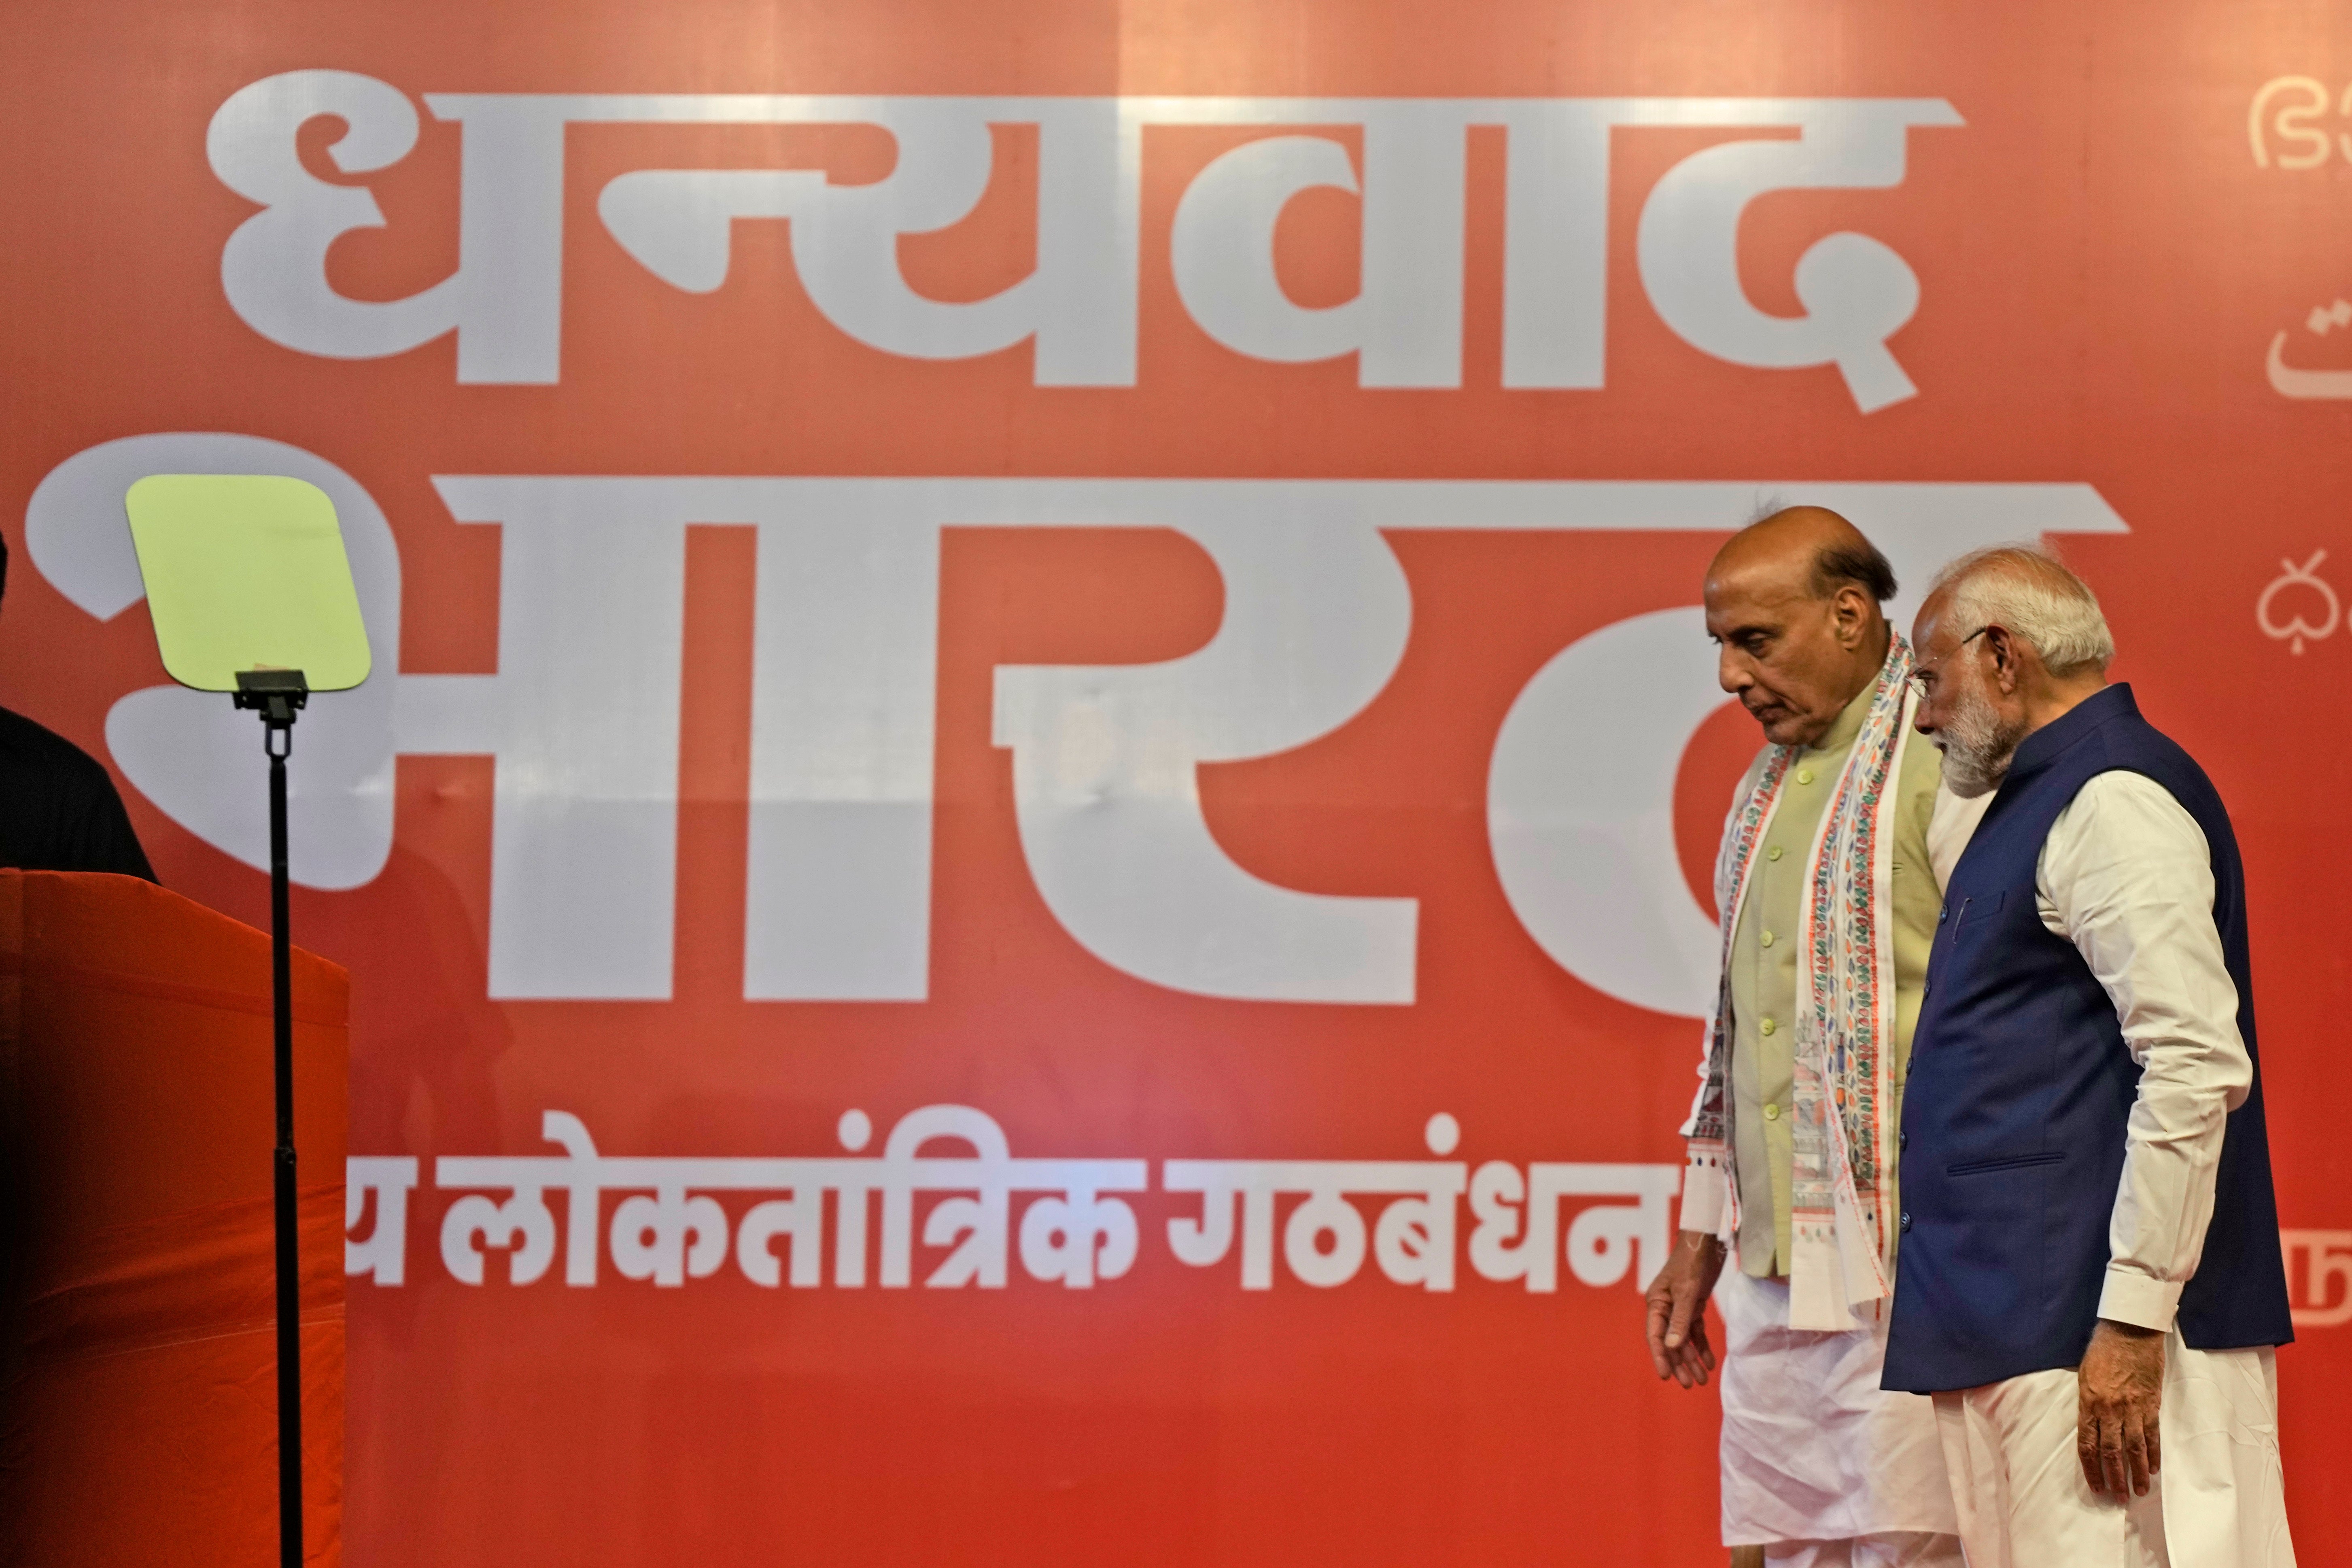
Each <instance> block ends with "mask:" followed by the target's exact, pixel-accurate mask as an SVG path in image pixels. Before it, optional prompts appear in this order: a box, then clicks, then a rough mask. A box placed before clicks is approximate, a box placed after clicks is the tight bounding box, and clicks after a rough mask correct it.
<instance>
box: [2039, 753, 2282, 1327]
mask: <svg viewBox="0 0 2352 1568" xmlns="http://www.w3.org/2000/svg"><path fill="white" fill-rule="evenodd" d="M2035 872H2036V875H2035V882H2036V891H2037V892H2038V893H2039V894H2040V903H2041V912H2042V924H2043V925H2044V926H2046V927H2048V928H2049V929H2050V930H2051V931H2053V932H2055V933H2057V934H2058V935H2061V936H2063V937H2065V938H2066V939H2067V940H2068V941H2069V942H2073V943H2074V947H2075V949H2076V951H2078V952H2081V953H2082V955H2083V957H2084V961H2085V962H2086V963H2089V964H2090V966H2091V972H2092V973H2094V974H2095V975H2097V976H2098V980H2099V984H2101V985H2102V986H2104V987H2105V989H2106V993H2107V995H2108V996H2109V998H2110V999H2112V1000H2113V1002H2114V1003H2115V1008H2116V1020H2117V1021H2118V1022H2119V1023H2120V1024H2121V1025H2122V1026H2123V1035H2124V1042H2125V1044H2126V1045H2127V1046H2128V1047H2130V1048H2131V1053H2132V1057H2133V1058H2134V1059H2135V1060H2137V1062H2138V1063H2139V1064H2140V1068H2141V1071H2140V1080H2139V1094H2138V1098H2137V1100H2136V1101H2135V1102H2134V1103H2133V1106H2132V1111H2131V1120H2130V1122H2129V1124H2128V1131H2126V1150H2125V1154H2124V1173H2123V1180H2122V1182H2121V1183H2120V1184H2119V1185H2118V1187H2117V1190H2116V1206H2115V1212H2114V1215H2113V1217H2112V1219H2111V1220H2110V1221H2109V1222H2108V1230H2107V1243H2108V1248H2109V1254H2110V1257H2109V1261H2108V1264H2107V1278H2106V1283H2105V1289H2103V1290H2102V1292H2101V1294H2100V1297H2099V1316H2101V1317H2103V1318H2112V1319H2115V1320H2116V1321H2119V1322H2126V1323H2136V1324H2138V1325H2139V1326H2141V1327H2143V1328H2149V1329H2157V1330H2168V1329H2169V1328H2171V1327H2172V1318H2173V1312H2174V1310H2175V1308H2176V1307H2177V1306H2178V1305H2179V1300H2180V1289H2181V1287H2182V1286H2183V1285H2185V1284H2187V1283H2188V1281H2189V1277H2190V1276H2191V1275H2193V1274H2195V1273H2196V1272H2197V1259H2198V1257H2199V1255H2200V1253H2201V1252H2202V1251H2203V1250H2204V1247H2205V1227H2206V1226H2207V1225H2208V1224H2209V1223H2210V1221H2211V1219H2212V1217H2213V1180H2214V1175H2215V1173H2216V1171H2217V1169H2218V1168H2219V1166H2220V1163H2221V1134H2222V1131H2223V1129H2224V1124H2225V1119H2226V1118H2227V1117H2228V1115H2229V1113H2230V1112H2231V1110H2236V1109H2237V1108H2238V1107H2239V1106H2240V1105H2242V1104H2243V1103H2244V1102H2245V1099H2246V1095H2247V1093H2248V1091H2249V1090H2250V1089H2252V1084H2253V1063H2252V1058H2249V1057H2248V1056H2247V1054H2246V1047H2245V1042H2244V1041H2243V1040H2242V1039H2241V1038H2239V1036H2238V991H2237V987H2236V985H2234V984H2232V983H2231V979H2230V973H2229V970H2228V969H2227V967H2226V966H2225V965H2224V963H2223V962H2222V955H2221V931H2219V930H2218V929H2217V928H2216V927H2215V926H2214V923H2213V872H2212V865H2211V856H2210V849H2209V848H2208V847H2207V845H2206V842H2205V835H2204V833H2203V831H2202V830H2201V829H2200V828H2199V827H2198V826H2197V822H2196V819H2195V818H2193V817H2191V816H2189V813H2188V812H2187V811H2186V810H2185V809H2183V808H2182V806H2181V805H2180V803H2179V801H2176V800H2174V799H2173V798H2172V796H2171V795H2170V794H2169V793H2168V792H2167V791H2166V790H2165V788H2164V787H2163V786H2162V785H2161V784H2158V783H2157V782H2156V781H2155V780H2153V779H2151V778H2148V777H2147V776H2146V775H2144V774H2140V773H2123V772H2116V773H2101V774H2100V775H2099V776H2098V777H2096V778H2095V779H2093V780H2092V781H2091V782H2090V783H2089V784H2085V785H2084V786H2083V789H2082V791H2081V792H2080V793H2079V794H2077V795H2075V797H2074V801H2073V803H2072V804H2070V805H2068V806H2067V807H2066V809H2065V810H2064V811H2063V812H2062V813H2060V814H2059V816H2058V819H2057V821H2056V822H2055V823H2053V825H2052V826H2051V829H2050V836H2049V837H2048V838H2047V839H2046V840H2045V841H2044V842H2043V844H2042V856H2041V859H2040V861H2039V863H2038V865H2037V866H2036V868H2035Z"/></svg>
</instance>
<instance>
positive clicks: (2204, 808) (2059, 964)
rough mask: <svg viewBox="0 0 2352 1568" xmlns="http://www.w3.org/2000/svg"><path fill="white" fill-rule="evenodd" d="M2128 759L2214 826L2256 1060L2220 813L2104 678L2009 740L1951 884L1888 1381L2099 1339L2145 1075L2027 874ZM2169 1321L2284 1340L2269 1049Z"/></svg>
mask: <svg viewBox="0 0 2352 1568" xmlns="http://www.w3.org/2000/svg"><path fill="white" fill-rule="evenodd" d="M2118 768H2120V769H2127V770H2129V771H2130V772H2133V773H2144V774H2146V775H2147V777H2149V778H2151V779H2154V780H2155V781H2156V782H2157V783H2158V784H2161V785H2163V786H2164V788H2165V790H2166V791H2167V792H2168V793H2169V794H2170V795H2171V796H2172V797H2173V799H2175V800H2177V801H2179V803H2180V805H2182V806H2183V807H2184V808H2185V809H2186V810H2187V811H2188V813H2189V816H2192V817H2194V818H2195V819H2196V822H2197V826H2199V827H2200V828H2202V829H2203V830H2204V833H2205V842H2206V844H2207V845H2208V846H2209V847H2210V850H2211V853H2212V862H2213V883H2214V893H2213V921H2214V924H2215V925H2216V926H2217V927H2218V928H2219V930H2220V931H2221V952H2222V956H2223V959H2224V961H2225V963H2227V965H2228V968H2229V972H2230V978H2231V980H2232V981H2233V982H2235V983H2236V985H2237V988H2238V1031H2239V1033H2240V1034H2241V1035H2242V1037H2244V1039H2245V1042H2246V1050H2247V1052H2248V1054H2249V1055H2254V1054H2255V1052H2254V991H2253V984H2252V978H2251V975H2250V973H2249V971H2248V968H2247V963H2246V900H2245V877H2244V873H2243V870H2242V868H2241V866H2240V864H2239V860H2238V841H2237V838H2236V837H2235V836H2234V835H2232V834H2231V831H2230V817H2229V814H2228V812H2226V811H2225V810H2224V809H2223V808H2222V805H2221V796H2220V795H2218V794H2216V793H2215V792H2214V789H2213V785H2212V783H2211V781H2210V780H2209V779H2207V778H2206V776H2205V773H2204V771H2203V770H2202V769H2200V767H2198V765H2197V764H2196V763H2195V762H2194V761H2192V760H2191V759H2190V758H2189V753H2188V752H2184V751H2182V750H2181V749H2180V748H2179V746H2177V745H2175V744H2173V742H2170V741H2169V740H2168V739H2166V738H2165V737H2164V736H2163V735H2162V734H2161V733H2159V732H2158V731H2157V730H2156V729H2155V727H2154V726H2152V725H2150V724H2149V723H2148V722H2147V721H2146V720H2144V719H2142V718H2141V717H2140V716H2139V708H2138V706H2137V704H2136V703H2134V702H2133V700H2132V695H2131V689H2130V688H2129V687H2127V686H2110V687H2108V688H2106V689H2104V690H2102V691H2100V692H2099V693H2098V694H2097V695H2095V696H2094V697H2092V698H2090V699H2089V700H2086V701H2084V702H2083V703H2082V704H2080V705H2079V706H2077V707H2076V708H2074V710H2072V711H2070V712H2068V713H2067V714H2065V715H2064V716H2063V718H2060V719H2058V720H2057V721H2054V722H2053V723H2051V724H2048V725H2045V726H2044V727H2043V728H2042V729H2040V730H2037V731H2034V732H2033V733H2032V734H2031V735H2029V736H2027V737H2026V739H2025V741H2024V743H2023V744H2021V745H2020V746H2019V747H2018V749H2017V757H2016V760H2015V761H2014V762H2013V763H2011V767H2010V771H2009V776H2008V777H2007V778H2006V779H2005V780H2003V781H2002V784H2001V786H2000V793H1999V794H1998V795H1995V796H1994V797H1993V801H1992V805H1990V807H1989V808H1987V810H1986V812H1985V816H1984V820H1983V822H1982V823H1981V824H1980V825H1979V827H1978V828H1977V832H1976V837H1974V838H1972V839H1970V840H1969V847H1968V849H1967V852H1966V853H1964V854H1963V855H1962V856H1961V857H1960V861H1959V864H1958V866H1957V867H1955V868H1953V871H1952V880H1951V885H1950V886H1949V887H1948V888H1947V889H1945V892H1944V909H1943V912H1942V914H1940V915H1939V916H1938V917H1937V921H1938V924H1937V931H1936V942H1935V946H1934V949H1933V951H1932V952H1931V954H1930V956H1929V959H1928V963H1927V997H1926V1000H1925V1002H1924V1003H1923V1004H1922V1005H1921V1007H1920V1011H1919V1023H1918V1027H1917V1031H1916V1034H1915V1035H1914V1037H1913V1042H1912V1047H1911V1069H1910V1077H1909V1081H1908V1083H1907V1084H1906V1086H1905V1089H1904V1099H1903V1136H1902V1140H1901V1149H1902V1154H1901V1160H1902V1183H1901V1193H1902V1200H1903V1215H1902V1218H1901V1220H1900V1222H1899V1224H1900V1226H1901V1231H1902V1234H1901V1237H1900V1238H1899V1250H1898V1253H1897V1261H1896V1265H1895V1270H1896V1271H1895V1308H1894V1321H1893V1323H1892V1325H1891V1328H1890V1331H1889V1338H1888V1342H1887V1347H1886V1373H1885V1386H1886V1387H1888V1388H1891V1389H1904V1390H1909V1391H1911V1392H1913V1393H1917V1394H1927V1393H1933V1392H1936V1391H1938V1390H1943V1389H1956V1388H1974V1387H1976V1386H1978V1385H1979V1384H1987V1383H1997V1382H2000V1380H2001V1379H2003V1378H2009V1377H2016V1376H2019V1375H2021V1374H2022V1373H2029V1372H2043V1371H2047V1370H2050V1369H2052V1368H2056V1367H2072V1366H2075V1365H2078V1364H2079V1363H2081V1361H2082V1359H2083V1352H2084V1349H2085V1348H2086V1347H2087V1346H2088V1345H2089V1343H2090V1340H2091V1329H2092V1326H2093V1324H2094V1323H2095V1321H2096V1320H2097V1317H2098V1308H2099V1292H2100V1289H2101V1287H2102V1286H2103V1285H2104V1284H2105V1276H2106V1268H2107V1260H2108V1249H2107V1221H2108V1218H2109V1216H2110V1215H2112V1214H2113V1212H2114V1210H2115V1205H2116V1184H2117V1183H2118V1182H2119V1181H2120V1180H2121V1178H2122V1175H2123V1163H2124V1143H2125V1131H2126V1120H2127V1119H2128V1118H2129V1116H2130V1114H2131V1108H2132V1102H2133V1100H2134V1098H2135V1095H2136V1093H2137V1089H2138V1084H2139V1068H2138V1065H2137V1063H2135V1062H2134V1061H2133V1060H2132V1057H2131V1052H2130V1050H2129V1049H2128V1048H2127V1047H2126V1046H2125V1044H2124V1037H2123V1030H2122V1028H2121V1026H2119V1025H2118V1024H2117V1023H2116V1012H2115V1005H2114V1003H2113V1002H2112V1001H2110V1000H2109V998H2108V996H2107V994H2106V991H2105V988H2104V987H2102V986H2101V985H2100V984H2099V982H2098V980H2097V978H2096V977H2095V975H2094V974H2093V973H2091V968H2090V965H2089V964H2088V963H2084V960H2083V957H2082V954H2080V953H2079V952H2076V951H2075V950H2074V944H2073V943H2072V942H2068V941H2067V940H2066V939H2065V938H2063V937H2061V936H2054V935H2053V934H2052V933H2051V932H2050V931H2048V930H2047V929H2046V928H2045V927H2044V926H2043V925H2042V917H2041V914H2040V912H2039V910H2038V909H2037V907H2036V898H2035V892H2034V868H2035V864H2036V862H2037V861H2038V860H2039V859H2040V858H2041V855H2042V841H2043V840H2044V839H2045V838H2046V837H2048V836H2049V833H2050V827H2051V824H2053V822H2055V821H2056V820H2057V818H2058V814H2059V813H2060V812H2062V811H2063V810H2064V809H2065V808H2066V806H2067V805H2068V803H2069V802H2071V801H2073V800H2074V795H2075V793H2076V792H2077V791H2079V790H2080V789H2081V788H2082V787H2083V785H2084V784H2087V783H2089V782H2090V780H2091V779H2093V778H2094V777H2095V776H2097V775H2098V774H2100V773H2106V772H2108V771H2110V770H2112V769H2118ZM2179 1329H2180V1333H2181V1337H2182V1338H2183V1339H2184V1340H2186V1341H2187V1342H2189V1344H2190V1345H2191V1346H2193V1347H2195V1348H2196V1349H2199V1350H2231V1349H2237V1348H2241V1347H2243V1346H2248V1345H2277V1344H2284V1343H2286V1342H2288V1341H2289V1340H2291V1339H2293V1338H2294V1331H2293V1329H2292V1328H2291V1327H2290V1324H2289V1320H2288V1316H2287V1294H2286V1271H2285V1268H2284V1264H2283V1262H2282V1260H2281V1258H2280V1253H2279V1233H2278V1211H2277V1205H2276V1203H2275V1202H2274V1200H2273V1197H2272V1193H2271V1161H2270V1140H2269V1137H2268V1134H2267V1133H2266V1131H2264V1128H2263V1080H2262V1066H2261V1059H2260V1058H2259V1056H2256V1058H2255V1066H2254V1082H2253V1089H2252V1092H2251V1093H2249V1094H2248V1095H2247V1097H2246V1102H2245V1104H2244V1105H2243V1106H2242V1107H2240V1108H2239V1109H2238V1110H2235V1111H2233V1112H2231V1116H2230V1120H2229V1128H2228V1131H2227V1132H2226V1133H2225V1134H2224V1137H2223V1142H2222V1145H2221V1171H2220V1175H2219V1178H2218V1181H2217V1184H2216V1188H2215V1193H2214V1200H2213V1222H2212V1225H2211V1226H2210V1229H2208V1230H2207V1232H2206V1236H2205V1250H2204V1253H2203V1256H2202V1258H2201V1260H2200V1263H2199V1265H2198V1268H2197V1273H2196V1277H2195V1278H2194V1279H2191V1280H2190V1281H2189V1284H2188V1286H2187V1288H2186V1289H2183V1290H2182V1292H2181V1296H2180V1310H2179Z"/></svg>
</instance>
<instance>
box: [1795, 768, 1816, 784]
mask: <svg viewBox="0 0 2352 1568" xmlns="http://www.w3.org/2000/svg"><path fill="white" fill-rule="evenodd" d="M1797 782H1798V783H1799V784H1811V783H1812V782H1813V770H1812V769H1811V768H1799V769H1798V770H1797Z"/></svg>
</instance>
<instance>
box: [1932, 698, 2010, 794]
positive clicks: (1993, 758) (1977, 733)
mask: <svg viewBox="0 0 2352 1568" xmlns="http://www.w3.org/2000/svg"><path fill="white" fill-rule="evenodd" d="M2024 729H2025V727H2024V726H2023V725H2022V724H2019V725H2015V726H2011V725H2007V724H2003V723H2002V722H2001V721H2000V714H1999V713H1997V712H1995V711H1994V710H1993V706H1992V703H1991V702H1990V700H1987V699H1986V697H1985V694H1984V689H1983V688H1982V687H1980V686H1978V685H1976V684H1975V683H1974V682H1973V681H1972V682H1970V684H1969V688H1968V689H1967V690H1965V691H1963V692H1961V693H1959V694H1958V698H1957V700H1955V701H1954V702H1953V704H1952V716H1951V718H1950V720H1949V721H1947V722H1946V724H1945V725H1944V727H1943V729H1942V730H1941V731H1938V732H1937V736H1936V744H1937V745H1938V746H1940V747H1942V748H1943V752H1944V787H1945V788H1947V789H1948V790H1950V791H1951V792H1952V793H1953V794H1954V795H1958V796H1959V797H1960V798H1961V799H1962V800H1974V799H1975V798H1976V797H1977V796H1979V795H1990V794H1991V793H1992V792H1993V791H1994V790H1996V789H1999V788H2000V781H2001V780H2002V779H2004V778H2006V777H2008V776H2009V764H2010V760H2011V758H2013V757H2015V756H2016V755H2017V743H2018V742H2020V741H2021V740H2023V739H2024V738H2025V736H2024Z"/></svg>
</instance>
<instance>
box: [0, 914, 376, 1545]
mask: <svg viewBox="0 0 2352 1568" xmlns="http://www.w3.org/2000/svg"><path fill="white" fill-rule="evenodd" d="M350 997H351V984H350V976H349V975H348V974H347V973H345V972H344V971H343V970H342V969H341V968H340V967H338V966H337V965H335V964H332V963H328V962H326V961H325V960H324V959H321V958H318V957H315V956H313V955H312V954H310V953H307V952H299V951H298V952H296V953H295V954H294V1017H295V1030H294V1054H295V1096H296V1103H295V1122H296V1127H297V1131H298V1135H299V1148H300V1156H299V1165H298V1167H297V1179H298V1181H299V1186H300V1205H299V1207H300V1215H301V1258H302V1268H301V1274H302V1280H301V1304H302V1318H301V1321H302V1379H303V1389H302V1422H303V1426H302V1430H303V1473H304V1483H303V1489H304V1492H305V1495H306V1498H307V1500H308V1509H309V1514H308V1521H307V1529H306V1531H305V1533H306V1536H307V1540H306V1542H305V1557H306V1559H307V1560H308V1561H309V1562H311V1563H333V1562H337V1561H339V1560H340V1558H341V1495H342V1451H343V1270H342V1240H341V1238H342V1234H343V1213H342V1208H343V1156H344V1110H345V1079H346V1072H347V1066H348V1056H349V1045H350V1029H349V1025H348V1016H349V1007H350ZM271 1092H272V1090H271V1077H270V974H269V936H268V932H266V931H255V930H253V929H252V928H251V927H248V926H245V925H241V924H239V923H238V922H236V921H232V920H230V919H228V918H227V917H226V916H225V915H220V914H215V912H214V911H212V910H207V909H205V908H204V907H203V906H201V905H198V904H194V903H192V902H190V901H189V900H186V899H184V898H181V897H180V896H179V895H177V894H175V893H172V892H167V891H165V890H164V889H160V888H156V887H153V886H151V885H150V884H148V883H145V882H142V881H139V880H137V879H132V878H128V877H109V876H68V875H60V874H57V873H50V872H16V871H0V1163H5V1170H0V1180H5V1184H6V1191H5V1194H0V1197H5V1202H0V1226H5V1237H0V1241H5V1247H6V1248H7V1253H8V1258H7V1264H6V1269H5V1280H6V1285H7V1292H6V1299H5V1303H0V1305H5V1313H6V1316H5V1325H0V1328H5V1332H0V1563H5V1564H8V1565H9V1568H14V1565H16V1564H19V1563H22V1564H39V1565H40V1568H66V1565H68V1564H72V1565H77V1568H78V1565H80V1564H85V1563H87V1564H91V1565H93V1568H95V1565H98V1564H107V1565H109V1568H112V1565H115V1564H121V1563H144V1564H158V1565H160V1564H167V1563H171V1564H177V1563H189V1564H199V1563H222V1564H228V1563H236V1564H240V1565H243V1564H251V1563H269V1562H273V1561H274V1560H275V1553H276V1551H277V1542H278V1482H277V1476H278V1455H277V1448H278V1440H277V1414H276V1400H277V1377H276V1363H277V1356H276V1351H275V1340H274V1289H275V1286H274V1276H273V1273H272V1268H271V1233H270V1147H271V1142H272V1139H273V1112H272V1108H271Z"/></svg>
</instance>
